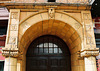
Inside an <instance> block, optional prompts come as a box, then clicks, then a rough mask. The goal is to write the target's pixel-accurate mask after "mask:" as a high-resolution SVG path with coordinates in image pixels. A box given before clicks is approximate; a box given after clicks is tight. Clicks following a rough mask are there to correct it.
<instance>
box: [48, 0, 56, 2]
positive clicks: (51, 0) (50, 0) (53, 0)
mask: <svg viewBox="0 0 100 71" xmlns="http://www.w3.org/2000/svg"><path fill="white" fill-rule="evenodd" d="M48 2H56V0H48Z"/></svg>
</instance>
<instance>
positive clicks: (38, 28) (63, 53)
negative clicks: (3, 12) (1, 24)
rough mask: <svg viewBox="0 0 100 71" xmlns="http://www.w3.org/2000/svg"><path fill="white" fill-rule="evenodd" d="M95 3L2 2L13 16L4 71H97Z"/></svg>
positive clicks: (59, 0) (50, 0) (80, 0)
mask: <svg viewBox="0 0 100 71" xmlns="http://www.w3.org/2000/svg"><path fill="white" fill-rule="evenodd" d="M92 2H93V1H92V0H91V1H88V0H76V1H72V0H48V1H47V0H11V1H1V3H0V5H1V6H4V7H6V8H7V9H8V10H9V12H10V14H9V22H8V29H7V36H6V43H5V47H4V48H2V55H3V56H4V57H5V64H4V71H97V67H96V58H95V57H96V56H97V55H98V54H99V49H98V48H96V43H95V38H94V30H93V23H92V18H91V12H90V9H91V3H92Z"/></svg>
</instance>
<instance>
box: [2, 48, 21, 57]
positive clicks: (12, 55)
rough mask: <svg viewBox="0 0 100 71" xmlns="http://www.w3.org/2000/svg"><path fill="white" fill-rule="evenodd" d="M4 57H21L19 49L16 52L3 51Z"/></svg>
mask: <svg viewBox="0 0 100 71" xmlns="http://www.w3.org/2000/svg"><path fill="white" fill-rule="evenodd" d="M2 55H3V56H5V57H9V56H10V57H18V56H19V51H18V49H15V50H7V49H3V50H2Z"/></svg>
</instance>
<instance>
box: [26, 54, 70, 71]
mask: <svg viewBox="0 0 100 71" xmlns="http://www.w3.org/2000/svg"><path fill="white" fill-rule="evenodd" d="M69 60H70V59H68V58H67V56H66V57H64V56H33V57H27V64H26V67H27V68H26V69H27V71H70V61H69Z"/></svg>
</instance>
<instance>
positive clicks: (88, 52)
mask: <svg viewBox="0 0 100 71" xmlns="http://www.w3.org/2000/svg"><path fill="white" fill-rule="evenodd" d="M77 54H78V57H79V58H84V57H89V56H98V55H99V48H91V49H90V48H86V49H83V50H82V51H79V52H77Z"/></svg>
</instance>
